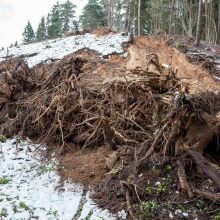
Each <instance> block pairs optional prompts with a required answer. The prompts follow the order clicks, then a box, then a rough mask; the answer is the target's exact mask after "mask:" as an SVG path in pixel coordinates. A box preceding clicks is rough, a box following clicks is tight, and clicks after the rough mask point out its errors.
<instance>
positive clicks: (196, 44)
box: [195, 0, 202, 47]
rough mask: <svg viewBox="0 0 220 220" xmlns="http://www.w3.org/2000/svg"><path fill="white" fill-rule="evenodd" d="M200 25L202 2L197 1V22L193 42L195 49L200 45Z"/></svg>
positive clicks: (200, 0)
mask: <svg viewBox="0 0 220 220" xmlns="http://www.w3.org/2000/svg"><path fill="white" fill-rule="evenodd" d="M201 24H202V0H199V10H198V20H197V28H196V40H195V46H196V47H198V46H199V44H200V38H201Z"/></svg>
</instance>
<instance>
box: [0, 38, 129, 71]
mask: <svg viewBox="0 0 220 220" xmlns="http://www.w3.org/2000/svg"><path fill="white" fill-rule="evenodd" d="M128 41H129V36H122V35H121V34H114V35H113V34H111V35H105V36H100V37H97V36H96V35H92V34H85V35H77V36H71V37H66V38H59V39H55V40H48V41H44V42H40V43H33V44H29V45H20V46H18V47H13V48H9V49H8V50H3V51H0V62H1V61H4V60H5V59H6V57H19V56H22V57H24V58H25V60H26V61H27V63H28V66H29V67H30V68H31V67H34V66H35V65H37V64H39V63H45V62H46V63H48V62H51V60H60V59H62V58H63V57H64V56H66V55H68V54H70V53H74V52H76V51H78V50H81V49H85V48H88V49H91V50H95V51H97V52H98V53H99V54H100V55H102V56H106V55H109V54H113V53H123V52H124V50H123V48H122V44H123V43H125V42H128Z"/></svg>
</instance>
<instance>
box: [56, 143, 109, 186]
mask: <svg viewBox="0 0 220 220" xmlns="http://www.w3.org/2000/svg"><path fill="white" fill-rule="evenodd" d="M112 152H113V151H112V149H110V147H107V146H103V147H101V148H96V149H92V150H91V149H87V150H85V151H84V152H82V151H81V150H78V151H76V152H73V153H71V152H69V153H68V154H65V155H63V156H62V157H61V158H60V165H61V166H62V167H63V168H62V169H60V170H59V173H60V175H61V177H62V180H67V179H72V180H73V182H74V183H79V184H83V185H84V186H88V187H94V186H95V185H97V184H100V183H101V182H102V181H103V179H104V178H105V176H106V172H107V167H106V159H107V158H108V157H109V155H110V154H111V153H112Z"/></svg>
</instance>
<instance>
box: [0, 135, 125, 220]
mask: <svg viewBox="0 0 220 220" xmlns="http://www.w3.org/2000/svg"><path fill="white" fill-rule="evenodd" d="M38 147H39V146H38V145H34V144H29V143H28V142H27V141H25V142H22V143H19V144H18V145H16V139H10V140H7V141H6V142H5V143H1V144H0V219H4V220H5V219H6V220H7V219H12V220H19V219H20V220H26V219H40V220H44V219H45V220H46V219H51V220H54V219H59V220H60V219H62V220H70V219H73V220H77V219H90V220H92V219H94V220H95V219H99V220H100V219H106V220H107V219H115V218H114V217H113V216H112V215H111V214H110V213H109V212H108V211H107V210H104V211H103V210H100V209H98V208H97V207H96V206H95V205H94V203H93V202H92V200H91V199H90V198H89V193H87V192H85V190H83V188H82V187H79V186H74V185H73V184H70V183H68V182H64V184H61V183H60V177H59V176H58V174H57V173H56V171H55V168H56V167H57V166H59V164H57V163H56V162H55V161H52V162H51V163H50V164H44V163H43V162H42V160H41V159H40V156H39V155H38V154H37V153H36V152H35V151H36V150H37V148H38ZM122 214H123V213H122Z"/></svg>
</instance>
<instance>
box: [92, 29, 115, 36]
mask: <svg viewBox="0 0 220 220" xmlns="http://www.w3.org/2000/svg"><path fill="white" fill-rule="evenodd" d="M114 33H116V31H114V30H112V29H111V28H109V27H101V28H98V29H96V30H94V31H92V34H95V35H97V36H103V35H108V34H114Z"/></svg>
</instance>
